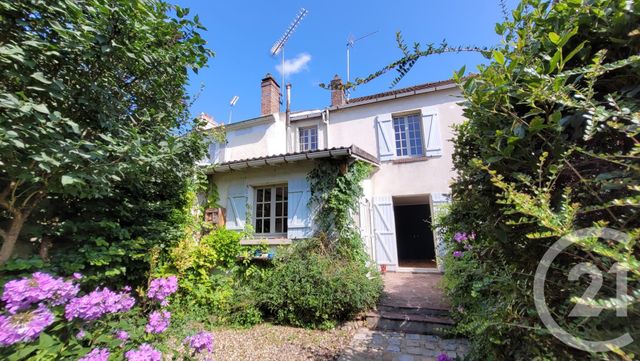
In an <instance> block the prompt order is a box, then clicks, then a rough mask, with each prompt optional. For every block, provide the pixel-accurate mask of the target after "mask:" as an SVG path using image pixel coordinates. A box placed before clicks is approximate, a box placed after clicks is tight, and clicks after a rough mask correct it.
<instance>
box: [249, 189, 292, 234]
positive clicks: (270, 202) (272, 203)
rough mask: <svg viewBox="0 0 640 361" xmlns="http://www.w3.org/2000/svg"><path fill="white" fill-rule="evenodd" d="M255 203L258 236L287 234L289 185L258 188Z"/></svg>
mask: <svg viewBox="0 0 640 361" xmlns="http://www.w3.org/2000/svg"><path fill="white" fill-rule="evenodd" d="M255 190H256V202H255V210H256V217H255V231H256V234H262V235H277V234H284V233H287V206H288V198H289V197H288V195H289V192H288V187H287V185H286V184H285V185H276V186H269V187H257V188H256V189H255Z"/></svg>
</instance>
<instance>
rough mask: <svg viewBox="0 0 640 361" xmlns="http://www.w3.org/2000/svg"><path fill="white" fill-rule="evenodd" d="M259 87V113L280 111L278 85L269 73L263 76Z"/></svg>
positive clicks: (265, 113)
mask: <svg viewBox="0 0 640 361" xmlns="http://www.w3.org/2000/svg"><path fill="white" fill-rule="evenodd" d="M260 87H261V98H260V115H268V114H273V113H278V112H280V85H278V82H276V80H275V79H274V77H273V75H271V73H267V74H266V75H265V76H264V78H263V79H262V83H261V86H260Z"/></svg>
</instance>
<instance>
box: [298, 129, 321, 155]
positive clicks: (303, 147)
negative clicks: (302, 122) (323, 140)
mask: <svg viewBox="0 0 640 361" xmlns="http://www.w3.org/2000/svg"><path fill="white" fill-rule="evenodd" d="M299 132H300V142H299V143H300V151H301V152H305V151H308V150H318V127H308V128H300V129H299Z"/></svg>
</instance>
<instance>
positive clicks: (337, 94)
mask: <svg viewBox="0 0 640 361" xmlns="http://www.w3.org/2000/svg"><path fill="white" fill-rule="evenodd" d="M330 87H331V106H332V107H334V106H336V105H344V104H345V103H346V99H345V96H344V89H343V88H342V79H340V77H339V76H338V74H336V75H335V76H334V77H333V80H331V84H330Z"/></svg>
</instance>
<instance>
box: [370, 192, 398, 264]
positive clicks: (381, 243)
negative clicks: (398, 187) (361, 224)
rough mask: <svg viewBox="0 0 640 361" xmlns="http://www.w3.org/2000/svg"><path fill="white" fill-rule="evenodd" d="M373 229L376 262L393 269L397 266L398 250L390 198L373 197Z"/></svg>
mask: <svg viewBox="0 0 640 361" xmlns="http://www.w3.org/2000/svg"><path fill="white" fill-rule="evenodd" d="M373 228H374V231H373V234H374V238H375V240H374V243H375V255H376V262H377V263H378V264H379V265H383V264H385V265H391V266H393V267H395V266H396V265H397V264H398V249H397V248H396V222H395V218H394V215H393V199H392V198H391V196H376V197H373Z"/></svg>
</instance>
